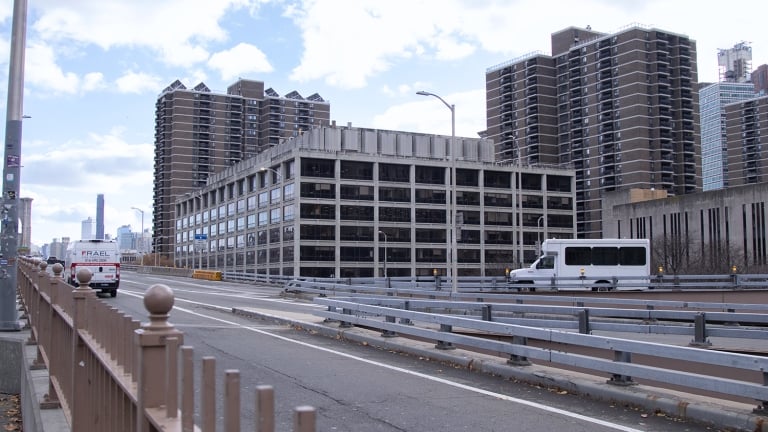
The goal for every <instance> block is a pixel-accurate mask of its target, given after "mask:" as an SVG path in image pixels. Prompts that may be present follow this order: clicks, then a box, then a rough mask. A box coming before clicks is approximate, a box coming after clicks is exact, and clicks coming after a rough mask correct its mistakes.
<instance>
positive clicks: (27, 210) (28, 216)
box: [19, 198, 32, 249]
mask: <svg viewBox="0 0 768 432" xmlns="http://www.w3.org/2000/svg"><path fill="white" fill-rule="evenodd" d="M19 206H21V208H20V209H19V219H21V238H20V240H21V241H20V242H19V246H20V247H22V248H27V249H29V248H30V247H31V246H32V198H21V199H20V200H19Z"/></svg>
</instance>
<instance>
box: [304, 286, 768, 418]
mask: <svg viewBox="0 0 768 432" xmlns="http://www.w3.org/2000/svg"><path fill="white" fill-rule="evenodd" d="M353 300H355V301H349V300H344V299H336V298H324V297H318V298H316V299H315V302H316V303H319V304H322V305H326V306H328V310H326V311H317V312H315V315H317V316H320V317H324V318H326V319H330V320H338V321H339V323H340V326H341V327H349V326H352V325H358V326H365V327H367V328H374V329H378V330H381V332H382V333H381V334H382V336H383V337H393V336H398V335H405V336H410V337H415V338H421V339H426V340H432V341H435V344H436V345H435V348H438V349H451V348H454V347H455V346H457V345H460V346H461V347H462V348H465V349H469V350H473V351H478V352H483V353H496V354H497V355H505V356H508V357H509V359H508V362H510V363H512V364H514V365H517V366H525V365H530V364H531V363H530V359H534V360H542V361H547V362H551V363H554V364H560V365H566V366H569V367H577V368H583V369H586V370H589V371H592V373H594V374H596V375H603V374H609V382H610V383H613V384H618V385H631V384H634V383H635V381H634V379H636V378H637V379H646V380H651V381H655V382H660V383H666V384H672V385H676V386H680V387H683V388H687V389H690V390H705V391H709V392H715V393H718V394H722V395H725V396H731V397H736V398H746V399H752V400H755V401H757V403H758V405H757V407H756V408H755V412H758V413H763V414H764V413H766V412H768V357H761V356H755V355H748V354H739V353H729V352H720V351H713V350H706V349H701V348H693V347H684V346H675V345H666V344H659V343H653V342H642V341H632V340H628V339H620V338H613V337H606V336H595V335H591V334H585V333H576V332H568V331H564V330H557V329H547V328H539V327H531V326H522V325H515V324H507V323H499V322H494V321H489V320H479V319H474V318H467V317H459V316H455V315H442V314H435V313H426V312H418V311H413V310H409V309H400V308H394V307H385V306H374V305H367V304H363V303H359V302H357V301H356V300H357V299H353ZM398 321H399V322H398ZM417 323H418V325H415V324H417ZM462 331H466V332H467V333H473V334H463V333H462ZM478 332H480V333H486V334H491V335H504V336H507V337H510V338H511V342H507V341H501V340H492V339H488V338H483V337H480V336H478ZM530 342H537V344H535V345H542V346H532V344H531V343H530ZM543 344H556V346H555V347H553V348H547V347H545V346H543ZM583 348H590V349H597V350H603V351H606V352H607V353H608V354H612V359H611V358H603V357H599V356H589V355H585V354H579V353H577V351H578V350H579V349H583ZM569 350H570V351H569ZM633 354H637V355H642V356H651V357H656V358H660V359H667V360H678V361H684V362H686V363H687V364H689V365H690V364H692V363H701V364H706V365H716V366H719V367H721V368H722V370H723V371H724V372H733V371H735V370H736V371H738V373H737V374H736V375H735V376H738V377H739V378H738V379H734V378H727V377H723V376H713V375H705V374H698V373H693V372H691V371H690V370H693V369H689V370H676V369H672V368H668V367H658V366H650V365H648V364H642V363H639V362H637V361H634V360H633ZM609 357H610V356H609ZM730 375H731V376H733V374H730Z"/></svg>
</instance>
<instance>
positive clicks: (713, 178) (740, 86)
mask: <svg viewBox="0 0 768 432" xmlns="http://www.w3.org/2000/svg"><path fill="white" fill-rule="evenodd" d="M754 97H755V91H754V87H753V86H752V84H751V83H747V82H741V83H739V82H719V83H714V84H711V85H709V86H707V87H704V88H702V89H701V90H699V101H700V102H699V110H700V113H701V115H700V118H701V177H702V186H703V189H704V190H705V191H708V190H713V189H722V188H724V187H728V162H727V159H728V155H727V153H728V151H727V150H728V146H727V143H726V139H725V138H726V137H725V135H726V131H725V109H724V106H725V105H726V104H730V103H733V102H738V101H742V100H746V99H752V98H754Z"/></svg>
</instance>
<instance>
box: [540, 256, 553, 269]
mask: <svg viewBox="0 0 768 432" xmlns="http://www.w3.org/2000/svg"><path fill="white" fill-rule="evenodd" d="M536 268H537V269H543V270H549V269H554V268H555V257H553V256H543V257H541V258H539V263H538V264H536Z"/></svg>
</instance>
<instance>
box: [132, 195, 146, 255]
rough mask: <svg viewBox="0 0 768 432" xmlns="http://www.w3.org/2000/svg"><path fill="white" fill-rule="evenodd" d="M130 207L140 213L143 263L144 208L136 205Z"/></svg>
mask: <svg viewBox="0 0 768 432" xmlns="http://www.w3.org/2000/svg"><path fill="white" fill-rule="evenodd" d="M131 208H132V209H133V210H136V211H137V212H139V213H141V237H140V238H141V265H144V210H142V209H140V208H138V207H131Z"/></svg>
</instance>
